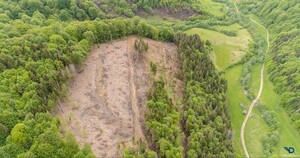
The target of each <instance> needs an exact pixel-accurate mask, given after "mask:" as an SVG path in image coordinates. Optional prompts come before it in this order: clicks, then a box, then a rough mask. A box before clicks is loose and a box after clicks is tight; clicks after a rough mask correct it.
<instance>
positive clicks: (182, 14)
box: [154, 8, 199, 20]
mask: <svg viewBox="0 0 300 158" xmlns="http://www.w3.org/2000/svg"><path fill="white" fill-rule="evenodd" d="M154 13H155V15H158V16H161V17H164V16H167V17H172V18H176V19H180V20H185V19H186V18H188V17H190V16H192V15H194V14H199V13H198V12H196V11H195V10H193V9H192V8H185V9H181V10H179V11H175V10H172V9H165V8H155V9H154Z"/></svg>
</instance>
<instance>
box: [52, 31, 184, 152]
mask: <svg viewBox="0 0 300 158" xmlns="http://www.w3.org/2000/svg"><path fill="white" fill-rule="evenodd" d="M136 40H139V37H135V36H130V37H128V38H126V39H123V40H118V41H113V42H111V43H106V44H100V45H97V46H95V47H94V48H93V50H92V52H91V53H90V55H89V56H88V58H87V59H86V61H85V62H84V64H83V71H82V72H81V73H76V74H75V77H74V79H73V81H71V84H70V88H69V94H68V96H67V97H66V98H65V99H64V101H61V103H60V104H59V105H58V108H57V109H58V110H57V111H58V112H57V113H58V116H59V117H60V119H61V122H62V123H61V124H62V125H61V128H62V130H63V131H64V132H67V131H70V132H71V133H73V134H74V136H75V138H76V139H77V140H78V141H79V142H80V143H82V144H83V143H89V144H90V145H91V147H92V150H93V152H94V153H95V155H96V156H97V157H119V156H122V150H123V149H124V148H125V147H130V146H133V145H134V140H139V139H141V140H146V136H145V135H146V127H145V119H144V113H145V110H146V109H145V105H146V102H147V94H148V92H149V88H150V87H151V84H152V82H151V77H155V75H153V73H151V70H150V62H153V63H156V64H157V65H158V69H157V73H158V74H159V75H160V76H162V77H163V78H165V79H166V80H167V82H166V83H167V86H168V87H170V88H169V91H170V92H171V94H172V95H173V96H170V97H174V98H176V97H178V96H181V95H182V87H183V86H182V85H183V83H182V81H180V80H178V79H177V78H176V75H177V74H178V73H179V71H180V70H181V69H180V64H179V56H178V54H177V47H176V45H175V44H173V43H164V42H158V41H154V40H150V39H145V38H143V40H144V41H145V42H146V43H147V44H148V46H149V49H148V51H147V52H145V53H138V52H137V51H136V50H135V48H134V43H135V41H136ZM82 144H81V145H82Z"/></svg>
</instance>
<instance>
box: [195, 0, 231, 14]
mask: <svg viewBox="0 0 300 158" xmlns="http://www.w3.org/2000/svg"><path fill="white" fill-rule="evenodd" d="M200 3H201V9H202V10H205V11H207V12H209V13H211V14H213V15H216V16H223V15H224V13H223V12H222V11H221V10H222V8H224V9H226V8H227V6H226V5H224V4H222V3H218V2H214V1H212V0H201V1H200Z"/></svg>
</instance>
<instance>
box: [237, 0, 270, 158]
mask: <svg viewBox="0 0 300 158" xmlns="http://www.w3.org/2000/svg"><path fill="white" fill-rule="evenodd" d="M232 3H233V4H234V6H235V9H236V12H237V13H240V11H239V9H238V7H237V6H236V4H235V3H234V2H233V1H232ZM250 20H251V21H252V22H254V23H256V24H258V25H260V26H261V27H263V28H264V29H265V30H266V32H267V35H266V37H267V38H266V40H267V49H266V52H265V54H267V53H268V51H269V47H270V42H269V31H268V29H267V28H266V27H264V26H263V25H261V24H260V23H258V22H257V21H255V20H253V19H251V18H250ZM264 69H265V64H263V65H262V67H261V71H260V87H259V91H258V94H257V96H256V98H255V99H254V100H253V101H252V103H251V104H250V107H249V110H248V113H247V115H246V117H245V119H244V121H243V124H242V128H241V139H242V145H243V150H244V152H245V155H246V157H247V158H249V157H250V156H249V153H248V150H247V147H246V144H245V127H246V124H247V121H248V119H249V117H250V115H251V112H252V110H253V107H254V106H255V104H256V103H257V102H258V100H259V98H260V96H261V93H262V91H263V86H264Z"/></svg>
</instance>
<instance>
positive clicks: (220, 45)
mask: <svg viewBox="0 0 300 158" xmlns="http://www.w3.org/2000/svg"><path fill="white" fill-rule="evenodd" d="M229 28H230V26H226V29H229ZM233 28H234V29H235V30H237V33H238V34H237V36H227V35H225V34H223V33H220V32H217V31H212V30H207V29H202V28H192V29H190V30H187V31H186V33H188V34H198V35H200V37H201V38H202V39H203V40H205V41H206V40H209V41H210V42H211V43H212V44H213V53H212V54H211V58H212V60H213V61H214V63H215V65H216V67H217V68H218V69H219V70H223V69H225V68H226V67H228V66H230V65H231V64H234V63H236V62H238V61H239V60H240V59H241V58H242V57H243V56H244V55H245V54H246V52H247V49H248V45H249V43H250V41H251V37H250V34H249V33H248V31H247V30H246V29H241V26H240V25H238V24H234V25H233ZM217 29H224V27H223V28H222V26H219V27H218V28H217ZM224 30H225V29H224Z"/></svg>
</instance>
